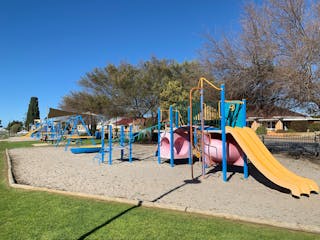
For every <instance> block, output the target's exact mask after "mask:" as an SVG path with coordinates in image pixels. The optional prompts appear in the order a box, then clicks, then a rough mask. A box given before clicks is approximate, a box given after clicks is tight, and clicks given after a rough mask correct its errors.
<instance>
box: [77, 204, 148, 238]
mask: <svg viewBox="0 0 320 240" xmlns="http://www.w3.org/2000/svg"><path fill="white" fill-rule="evenodd" d="M141 204H142V201H139V203H138V204H137V205H134V206H132V207H130V208H128V209H127V210H124V211H123V212H121V213H119V214H118V215H116V216H114V217H112V218H110V219H109V220H108V221H106V222H104V223H102V224H100V225H99V226H97V227H95V228H94V229H92V230H91V231H89V232H87V233H85V234H83V235H82V236H81V237H79V238H78V240H83V239H86V238H87V237H88V236H90V235H91V234H93V233H94V232H96V231H98V230H99V229H101V228H103V227H105V226H107V225H108V224H110V223H112V222H113V221H115V220H117V219H118V218H120V217H122V216H123V215H125V214H126V213H128V212H130V211H131V210H133V209H135V208H138V207H140V206H141Z"/></svg>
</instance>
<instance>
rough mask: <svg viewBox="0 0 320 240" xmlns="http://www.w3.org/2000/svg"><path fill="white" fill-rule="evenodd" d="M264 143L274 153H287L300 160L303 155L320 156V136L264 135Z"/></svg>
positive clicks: (313, 134)
mask: <svg viewBox="0 0 320 240" xmlns="http://www.w3.org/2000/svg"><path fill="white" fill-rule="evenodd" d="M260 138H261V140H262V142H263V143H264V144H265V145H266V147H267V148H268V149H269V150H270V151H271V152H272V153H280V152H287V153H289V154H290V155H292V156H294V157H296V158H299V157H300V156H301V155H312V156H316V157H319V155H320V134H319V133H318V134H316V133H312V134H301V135H298V134H297V135H279V136H277V135H273V136H272V135H271V136H269V135H262V136H260Z"/></svg>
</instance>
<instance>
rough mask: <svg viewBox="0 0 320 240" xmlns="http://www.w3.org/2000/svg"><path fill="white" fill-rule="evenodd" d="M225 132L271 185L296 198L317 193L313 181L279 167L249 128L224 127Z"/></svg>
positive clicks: (317, 188)
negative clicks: (279, 187) (288, 192)
mask: <svg viewBox="0 0 320 240" xmlns="http://www.w3.org/2000/svg"><path fill="white" fill-rule="evenodd" d="M226 131H227V133H230V134H231V135H232V136H233V137H234V139H235V140H236V141H237V143H238V144H239V146H240V147H241V149H242V150H243V152H244V153H245V154H246V155H247V156H248V158H249V160H250V162H251V163H252V164H253V165H254V166H255V167H256V168H257V169H258V170H259V171H260V172H261V173H262V174H263V175H264V176H265V177H266V178H268V179H269V180H271V181H272V182H273V183H275V184H277V185H279V186H281V187H284V188H287V189H289V190H290V191H291V194H292V195H293V196H296V197H300V195H301V194H306V195H309V194H310V193H311V192H317V193H318V192H319V187H318V185H317V184H316V183H315V182H314V181H313V180H311V179H308V178H304V177H300V176H298V175H296V174H294V173H293V172H291V171H289V170H288V169H287V168H285V167H284V166H283V165H281V163H279V162H278V161H277V160H276V159H275V158H274V157H273V155H272V154H271V153H270V152H269V150H268V149H267V148H266V146H265V145H264V144H263V143H262V142H261V140H260V139H259V137H258V136H257V135H256V133H255V132H254V131H253V130H252V129H251V128H247V127H245V128H238V127H235V128H232V127H226Z"/></svg>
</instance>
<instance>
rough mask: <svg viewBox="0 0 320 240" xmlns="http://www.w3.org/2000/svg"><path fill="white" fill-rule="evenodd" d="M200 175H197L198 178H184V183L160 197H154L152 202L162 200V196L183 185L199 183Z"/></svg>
mask: <svg viewBox="0 0 320 240" xmlns="http://www.w3.org/2000/svg"><path fill="white" fill-rule="evenodd" d="M200 176H201V175H200ZM200 176H198V177H196V178H194V179H190V180H184V183H183V184H181V185H179V186H176V187H175V188H172V189H171V190H169V191H168V192H166V193H164V194H162V195H160V196H159V197H157V198H155V199H153V200H152V201H151V202H157V201H158V200H160V199H161V198H163V197H165V196H167V195H169V194H170V193H172V192H174V191H176V190H178V189H179V188H182V187H184V186H186V185H187V184H198V183H201V181H200V180H199V177H200Z"/></svg>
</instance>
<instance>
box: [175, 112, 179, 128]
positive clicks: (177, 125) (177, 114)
mask: <svg viewBox="0 0 320 240" xmlns="http://www.w3.org/2000/svg"><path fill="white" fill-rule="evenodd" d="M175 113H176V114H175V115H176V119H175V120H176V128H178V127H179V113H178V109H176V112H175Z"/></svg>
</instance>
